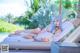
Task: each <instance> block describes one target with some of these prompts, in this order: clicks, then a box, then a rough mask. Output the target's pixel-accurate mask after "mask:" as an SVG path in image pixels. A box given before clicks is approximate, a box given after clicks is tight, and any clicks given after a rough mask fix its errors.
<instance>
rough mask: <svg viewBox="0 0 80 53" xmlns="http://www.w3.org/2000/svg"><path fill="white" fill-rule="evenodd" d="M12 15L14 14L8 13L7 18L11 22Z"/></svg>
mask: <svg viewBox="0 0 80 53" xmlns="http://www.w3.org/2000/svg"><path fill="white" fill-rule="evenodd" d="M12 17H13V16H12V15H11V14H10V13H9V14H7V16H6V19H7V21H8V23H11V20H12Z"/></svg>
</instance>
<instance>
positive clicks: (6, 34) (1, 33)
mask: <svg viewBox="0 0 80 53" xmlns="http://www.w3.org/2000/svg"><path fill="white" fill-rule="evenodd" d="M8 35H9V33H5V32H0V43H1V42H2V41H4V39H5V38H7V37H8Z"/></svg>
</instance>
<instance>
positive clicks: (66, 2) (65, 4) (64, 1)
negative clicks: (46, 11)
mask: <svg viewBox="0 0 80 53" xmlns="http://www.w3.org/2000/svg"><path fill="white" fill-rule="evenodd" d="M59 3H60V0H56V1H55V4H56V5H59ZM61 4H62V6H63V7H64V8H66V9H69V8H72V3H71V0H62V3H61Z"/></svg>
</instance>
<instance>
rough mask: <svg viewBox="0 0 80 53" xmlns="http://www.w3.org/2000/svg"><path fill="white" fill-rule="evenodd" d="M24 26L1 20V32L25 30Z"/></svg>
mask: <svg viewBox="0 0 80 53" xmlns="http://www.w3.org/2000/svg"><path fill="white" fill-rule="evenodd" d="M23 29H24V28H23V27H20V26H16V25H15V24H12V23H8V22H5V21H3V20H0V32H13V31H16V30H23Z"/></svg>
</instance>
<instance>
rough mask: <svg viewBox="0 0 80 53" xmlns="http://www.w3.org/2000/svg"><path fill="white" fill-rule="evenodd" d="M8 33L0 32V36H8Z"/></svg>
mask: <svg viewBox="0 0 80 53" xmlns="http://www.w3.org/2000/svg"><path fill="white" fill-rule="evenodd" d="M9 34H10V33H7V32H0V36H5V35H9Z"/></svg>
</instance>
